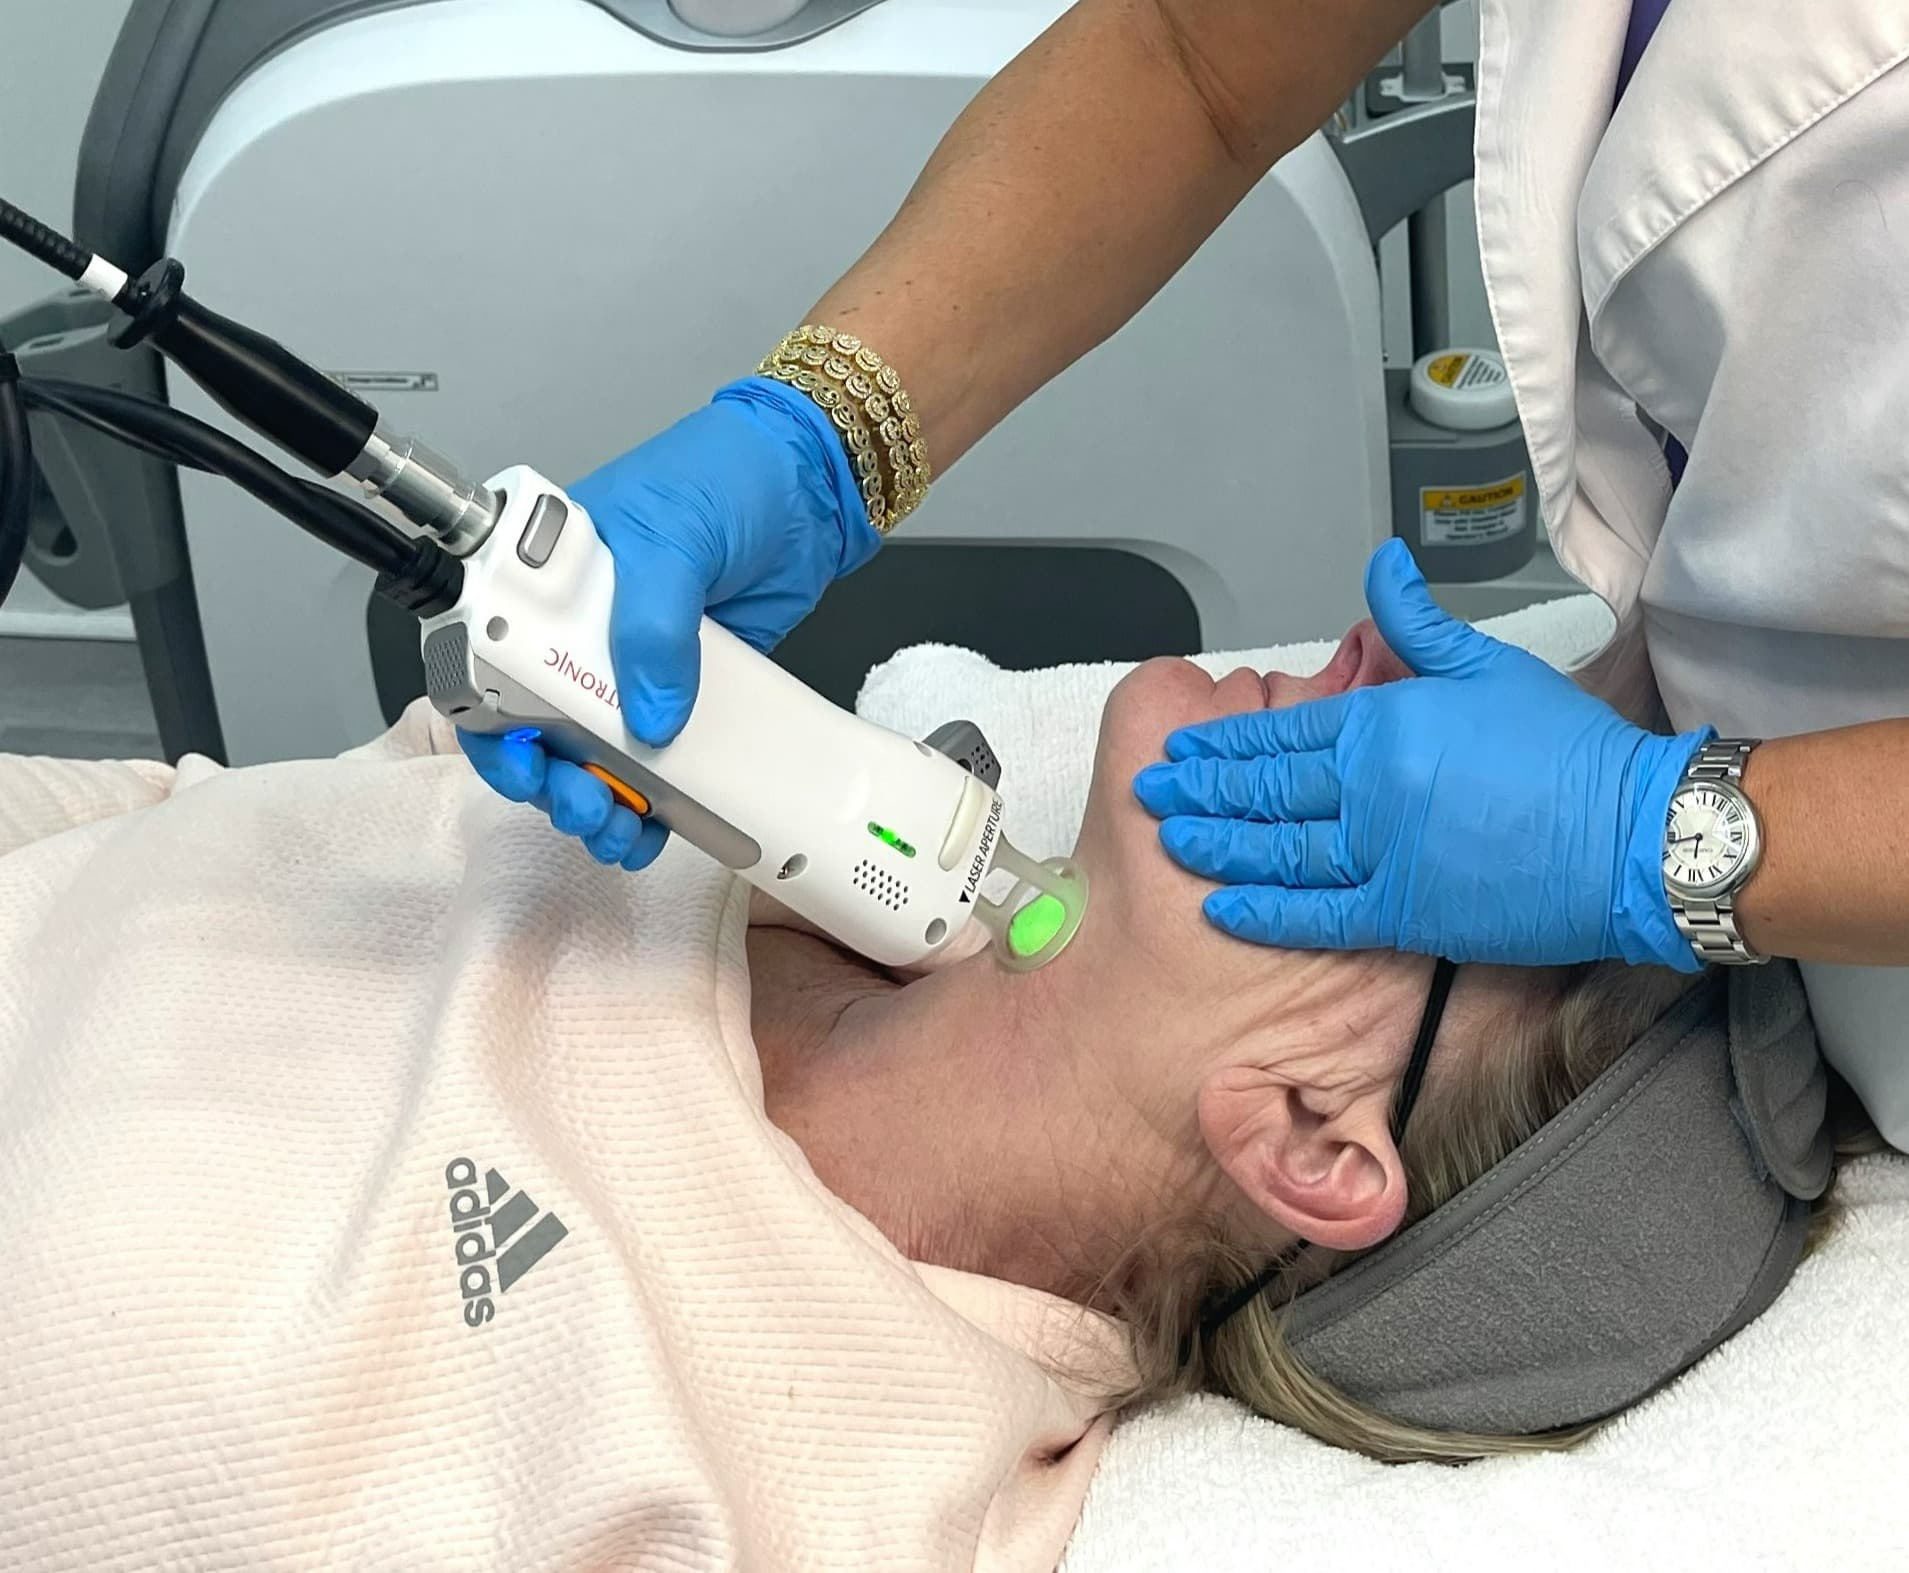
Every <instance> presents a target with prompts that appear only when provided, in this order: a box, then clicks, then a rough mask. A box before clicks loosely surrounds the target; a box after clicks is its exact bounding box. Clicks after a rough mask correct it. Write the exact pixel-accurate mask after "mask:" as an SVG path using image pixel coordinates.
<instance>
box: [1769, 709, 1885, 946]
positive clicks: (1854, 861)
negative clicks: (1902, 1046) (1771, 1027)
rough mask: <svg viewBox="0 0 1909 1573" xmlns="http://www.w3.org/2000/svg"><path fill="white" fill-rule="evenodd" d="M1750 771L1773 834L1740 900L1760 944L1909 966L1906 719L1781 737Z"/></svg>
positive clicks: (1770, 833)
mask: <svg viewBox="0 0 1909 1573" xmlns="http://www.w3.org/2000/svg"><path fill="white" fill-rule="evenodd" d="M1743 777H1744V779H1743V789H1744V795H1745V796H1746V797H1748V798H1749V799H1750V802H1751V805H1752V806H1753V807H1754V808H1755V809H1756V812H1757V821H1758V823H1759V825H1760V826H1761V828H1762V831H1763V840H1764V850H1763V859H1762V861H1761V862H1760V863H1759V864H1758V865H1757V871H1756V872H1755V873H1754V874H1752V875H1751V876H1750V882H1749V883H1748V884H1747V885H1745V886H1744V887H1743V890H1742V892H1741V893H1740V894H1739V895H1738V897H1737V899H1736V911H1737V922H1738V926H1739V927H1741V928H1742V930H1743V937H1744V938H1745V939H1747V940H1748V941H1749V942H1750V945H1751V948H1752V949H1754V950H1756V951H1757V952H1759V953H1760V954H1762V955H1766V956H1793V957H1795V958H1796V959H1797V960H1798V961H1827V962H1840V963H1843V964H1845V965H1849V966H1876V967H1906V966H1909V721H1876V722H1872V723H1871V724H1869V725H1868V726H1852V727H1844V728H1841V729H1840V730H1838V731H1834V732H1811V733H1808V734H1805V735H1804V736H1801V737H1785V738H1777V739H1772V740H1771V741H1770V742H1767V743H1764V744H1762V745H1760V746H1759V747H1758V748H1757V749H1756V751H1755V752H1754V753H1752V754H1751V755H1750V762H1749V764H1748V765H1747V766H1746V767H1745V768H1744V772H1743Z"/></svg>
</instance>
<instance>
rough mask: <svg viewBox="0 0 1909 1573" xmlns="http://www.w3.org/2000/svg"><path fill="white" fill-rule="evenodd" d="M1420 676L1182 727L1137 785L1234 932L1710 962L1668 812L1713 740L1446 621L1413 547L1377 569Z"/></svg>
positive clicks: (1512, 956)
mask: <svg viewBox="0 0 1909 1573" xmlns="http://www.w3.org/2000/svg"><path fill="white" fill-rule="evenodd" d="M1366 599H1367V602H1368V603H1369V605H1370V607H1371V610H1372V616H1373V620H1374V621H1375V622H1376V623H1377V625H1378V629H1379V632H1380V633H1381V634H1382V635H1383V636H1384V638H1385V640H1386V642H1387V643H1388V644H1389V645H1391V647H1392V649H1393V651H1394V652H1395V653H1396V654H1397V655H1398V656H1399V658H1400V659H1401V660H1403V661H1404V662H1405V664H1406V665H1407V666H1409V667H1410V668H1411V669H1412V670H1413V672H1415V673H1417V674H1418V675H1417V676H1416V677H1415V678H1409V679H1406V680H1405V681H1402V682H1397V683H1391V684H1387V685H1385V686H1382V687H1378V688H1365V689H1358V690H1355V691H1353V692H1351V693H1346V694H1341V695H1339V696H1337V697H1335V698H1331V699H1322V700H1316V701H1314V702H1312V703H1309V704H1303V705H1298V706H1295V707H1294V708H1292V709H1289V710H1264V711H1254V712H1252V713H1250V714H1246V715H1238V716H1231V717H1228V718H1226V719H1224V720H1220V721H1214V722H1210V723H1207V724H1206V725H1203V726H1197V727H1189V728H1187V729H1185V730H1183V731H1180V732H1176V733H1174V734H1173V735H1172V736H1171V737H1169V738H1168V739H1167V744H1166V753H1167V758H1168V760H1169V761H1170V762H1169V763H1167V764H1164V765H1155V766H1152V767H1150V768H1149V769H1147V770H1145V771H1143V772H1142V773H1141V774H1140V776H1139V777H1138V778H1137V779H1136V781H1135V783H1134V788H1135V791H1136V793H1137V794H1138V796H1139V798H1140V800H1141V802H1142V803H1143V804H1144V805H1145V806H1146V807H1147V808H1148V810H1149V811H1151V812H1152V813H1153V814H1154V815H1156V816H1157V817H1159V818H1160V819H1161V820H1162V824H1161V827H1160V839H1161V841H1162V843H1163V844H1164V845H1165V847H1166V849H1167V852H1168V853H1169V854H1170V855H1171V856H1172V857H1173V858H1174V859H1175V861H1177V862H1179V863H1180V864H1182V865H1183V866H1184V867H1186V868H1187V869H1188V870H1190V871H1191V872H1192V873H1195V874H1198V875H1200V876H1202V877H1203V878H1206V879H1211V880H1215V881H1217V882H1218V883H1219V884H1220V886H1221V888H1220V889H1218V890H1216V891H1214V892H1213V893H1212V894H1211V895H1209V896H1208V897H1207V898H1206V903H1205V910H1206V914H1207V916H1208V917H1209V918H1210V919H1211V920H1212V922H1214V923H1215V924H1216V925H1218V926H1219V927H1220V928H1222V929H1224V930H1225V931H1226V932H1228V933H1230V934H1233V935H1236V936H1238V937H1240V938H1243V939H1249V940H1253V941H1256V942H1258V943H1261V944H1268V945H1283V946H1290V947H1294V948H1299V949H1337V950H1343V949H1381V948H1383V949H1398V950H1408V951H1417V952H1421V953H1424V954H1427V955H1437V956H1445V957H1448V958H1450V959H1451V960H1453V961H1491V962H1503V963H1511V964H1520V965H1544V964H1557V963H1566V962H1577V961H1591V960H1598V959H1603V958H1607V957H1621V958H1623V959H1624V960H1626V961H1629V962H1632V963H1644V962H1655V963H1658V964H1660V965H1663V966H1668V967H1675V968H1678V969H1680V970H1683V971H1686V972H1688V971H1693V970H1695V968H1696V966H1697V962H1696V959H1695V956H1694V953H1693V952H1692V949H1691V946H1690V943H1689V942H1688V941H1687V940H1686V939H1684V937H1683V936H1682V935H1681V934H1680V933H1679V932H1678V929H1677V925H1676V923H1675V921H1674V920H1673V918H1672V916H1671V910H1670V903H1669V901H1668V899H1667V898H1666V896H1665V894H1664V884H1663V873H1662V856H1663V837H1664V822H1665V816H1666V813H1667V811H1668V807H1669V803H1670V797H1671V793H1672V791H1673V790H1674V789H1675V788H1676V786H1677V783H1678V781H1679V779H1680V778H1681V776H1682V774H1683V771H1684V767H1685V766H1686V765H1687V764H1688V762H1689V760H1690V758H1691V756H1692V755H1693V754H1694V753H1695V752H1696V751H1697V749H1698V748H1699V747H1701V746H1702V744H1703V743H1705V742H1706V741H1708V740H1709V739H1710V738H1711V737H1712V736H1713V735H1714V733H1712V732H1711V731H1709V730H1708V729H1705V730H1703V731H1700V732H1690V733H1686V734H1684V735H1682V736H1678V737H1663V736H1659V735H1657V734H1654V733H1650V732H1646V731H1644V730H1643V729H1642V728H1640V727H1636V726H1633V725H1631V724H1630V723H1629V722H1628V721H1626V720H1625V719H1624V718H1623V717H1622V716H1620V715H1619V714H1618V713H1617V712H1616V711H1615V710H1613V709H1612V708H1611V707H1610V706H1609V705H1607V704H1605V703H1604V702H1603V701H1602V700H1599V699H1597V698H1595V697H1594V696H1592V695H1591V694H1589V693H1586V692H1585V691H1584V690H1583V689H1582V688H1580V687H1579V686H1578V685H1577V684H1576V683H1574V682H1573V681H1572V680H1571V679H1570V678H1569V677H1567V676H1565V675H1564V674H1563V673H1562V672H1559V671H1557V670H1555V669H1554V668H1552V667H1550V666H1548V665H1546V664H1545V663H1544V662H1543V661H1541V660H1539V659H1538V658H1537V657H1536V656H1533V655H1529V654H1527V653H1526V652H1524V651H1522V650H1518V649H1515V648H1513V647H1512V646H1510V645H1506V644H1503V643H1501V642H1500V641H1498V640H1496V639H1493V638H1491V637H1490V636H1489V635H1486V634H1482V633H1480V632H1478V631H1477V630H1476V629H1474V628H1472V627H1471V626H1469V625H1468V624H1465V623H1462V622H1459V621H1458V620H1457V619H1455V618H1453V617H1450V616H1448V615H1447V614H1446V613H1445V612H1443V611H1442V610H1440V608H1439V607H1438V606H1437V605H1435V604H1434V603H1433V601H1432V597H1431V592H1430V591H1429V590H1428V589H1427V588H1426V584H1425V580H1424V578H1423V576H1422V575H1421V574H1420V573H1419V571H1418V567H1417V565H1416V564H1415V563H1414V562H1413V560H1412V556H1411V553H1410V551H1409V550H1408V549H1407V548H1406V546H1405V544H1404V543H1403V542H1401V541H1396V540H1395V541H1390V542H1388V543H1387V544H1386V545H1385V546H1383V547H1381V548H1380V550H1379V551H1378V553H1377V554H1376V555H1375V556H1374V557H1373V559H1372V562H1371V564H1370V566H1369V567H1368V569H1367V571H1366Z"/></svg>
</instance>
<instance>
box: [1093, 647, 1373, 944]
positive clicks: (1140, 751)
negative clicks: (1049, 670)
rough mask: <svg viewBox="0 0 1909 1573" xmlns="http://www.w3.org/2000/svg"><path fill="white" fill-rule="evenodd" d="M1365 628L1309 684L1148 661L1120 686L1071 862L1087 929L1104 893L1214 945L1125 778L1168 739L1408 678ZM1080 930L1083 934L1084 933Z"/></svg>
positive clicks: (1192, 885) (1155, 757)
mask: <svg viewBox="0 0 1909 1573" xmlns="http://www.w3.org/2000/svg"><path fill="white" fill-rule="evenodd" d="M1409 675H1410V674H1409V673H1408V672H1407V670H1406V668H1405V665H1404V663H1403V662H1401V661H1400V660H1399V658H1398V657H1397V656H1395V655H1394V654H1393V653H1392V652H1391V650H1390V649H1388V648H1387V647H1386V644H1385V641H1384V640H1383V639H1381V638H1380V637H1379V633H1378V630H1377V629H1376V628H1374V627H1373V626H1372V624H1371V623H1370V622H1369V621H1368V622H1362V623H1360V624H1358V625H1357V626H1356V627H1355V628H1353V629H1352V630H1351V631H1350V632H1349V633H1348V634H1347V635H1346V636H1345V638H1344V639H1342V640H1340V641H1339V648H1338V649H1337V650H1336V651H1335V652H1334V653H1333V657H1332V659H1331V660H1330V661H1328V662H1327V663H1326V665H1325V666H1324V667H1323V668H1322V669H1321V670H1320V671H1318V672H1316V673H1314V674H1313V675H1312V676H1310V677H1297V676H1294V675H1293V674H1292V673H1290V672H1267V673H1265V674H1264V675H1263V676H1262V675H1261V674H1260V673H1257V672H1254V671H1253V670H1251V669H1250V668H1247V667H1242V668H1240V669H1239V670H1238V671H1236V672H1231V673H1228V674H1227V675H1226V676H1225V677H1222V678H1219V679H1218V680H1215V679H1214V678H1212V677H1209V676H1208V675H1207V674H1206V673H1205V672H1204V671H1202V670H1201V669H1200V668H1199V667H1197V666H1195V665H1194V664H1193V663H1192V662H1190V661H1182V660H1178V659H1175V658H1168V659H1163V660H1157V661H1149V662H1147V663H1146V664H1145V665H1144V666H1140V667H1137V668H1135V670H1134V671H1132V672H1131V673H1129V674H1128V675H1127V676H1126V677H1125V678H1124V679H1122V681H1121V683H1120V685H1119V686H1118V687H1117V688H1115V689H1114V691H1113V693H1112V694H1111V695H1110V696H1109V697H1108V700H1107V706H1106V709H1105V711H1104V712H1103V713H1102V716H1101V723H1100V739H1099V744H1098V748H1097V750H1096V753H1095V757H1094V771H1093V780H1092V785H1091V786H1090V788H1089V791H1088V799H1087V812H1086V816H1085V818H1084V820H1083V822H1082V825H1081V834H1080V841H1079V843H1078V845H1077V847H1076V849H1075V856H1076V858H1077V859H1078V860H1079V861H1080V863H1081V865H1082V867H1083V868H1084V869H1085V870H1086V872H1087V875H1088V878H1089V880H1090V881H1091V883H1092V890H1093V895H1092V898H1091V903H1090V906H1089V909H1088V911H1089V918H1088V922H1089V924H1090V925H1094V926H1098V922H1099V919H1100V914H1099V913H1098V912H1097V911H1096V908H1097V907H1099V906H1101V904H1102V900H1103V895H1105V896H1107V897H1110V898H1112V900H1113V902H1114V903H1115V904H1116V905H1118V906H1119V907H1120V908H1121V910H1122V914H1123V921H1132V920H1139V921H1141V922H1142V923H1143V925H1144V926H1146V927H1149V928H1151V927H1154V926H1156V925H1158V926H1163V927H1164V929H1165V930H1166V931H1167V932H1168V933H1170V934H1174V935H1178V934H1180V933H1182V932H1183V931H1184V932H1187V933H1192V934H1196V935H1198V936H1200V937H1201V938H1203V939H1204V941H1205V943H1206V945H1207V947H1209V948H1213V941H1214V940H1215V939H1217V938H1218V936H1217V935H1215V934H1214V932H1213V931H1212V930H1211V929H1210V928H1207V927H1206V925H1205V922H1204V919H1203V918H1202V916H1201V913H1200V898H1201V896H1202V895H1203V894H1204V892H1205V888H1206V887H1205V886H1204V884H1203V882H1202V881H1200V880H1198V879H1196V878H1195V877H1194V876H1192V875H1190V874H1188V873H1186V872H1185V871H1184V870H1182V869H1181V868H1180V867H1179V866H1178V865H1176V864H1175V863H1173V862H1172V861H1171V860H1170V859H1169V858H1167V857H1166V855H1165V854H1164V853H1163V852H1162V851H1161V849H1160V843H1159V825H1158V822H1157V821H1156V820H1154V818H1153V817H1152V816H1151V815H1150V814H1148V813H1147V812H1146V810H1145V809H1143V808H1142V807H1141V806H1140V804H1139V803H1138V802H1137V801H1136V800H1135V798H1134V795H1133V778H1134V776H1135V775H1136V774H1137V773H1138V772H1139V771H1141V770H1143V769H1145V768H1146V767H1147V766H1148V765H1150V764H1154V763H1157V762H1158V761H1159V760H1161V759H1162V758H1164V757H1165V756H1164V754H1163V752H1162V750H1163V748H1164V746H1165V743H1166V739H1167V736H1168V734H1169V733H1171V732H1173V731H1175V730H1177V729H1178V728H1180V727H1183V726H1193V725H1196V724H1198V723H1200V722H1203V721H1212V720H1217V719H1218V718H1220V717H1221V716H1228V715H1237V714H1239V713H1240V712H1242V711H1247V710H1283V709H1286V708H1288V707H1289V706H1292V705H1297V704H1302V703H1304V702H1306V701H1307V700H1312V699H1325V698H1330V697H1332V696H1333V695H1335V694H1343V693H1345V692H1347V691H1348V690H1350V689H1354V688H1367V687H1371V686H1373V685H1375V684H1378V683H1389V682H1393V681H1396V680H1397V679H1399V678H1402V677H1406V676H1409ZM1083 933H1085V930H1083Z"/></svg>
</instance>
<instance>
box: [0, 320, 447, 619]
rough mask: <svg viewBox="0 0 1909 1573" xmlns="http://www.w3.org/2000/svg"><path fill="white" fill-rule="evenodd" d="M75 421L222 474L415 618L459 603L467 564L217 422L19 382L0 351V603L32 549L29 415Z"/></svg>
mask: <svg viewBox="0 0 1909 1573" xmlns="http://www.w3.org/2000/svg"><path fill="white" fill-rule="evenodd" d="M28 410H40V411H43V412H45V413H47V414H52V415H58V416H60V417H62V418H64V419H67V420H72V421H77V422H79V423H80V424H81V425H83V426H87V427H90V428H91V429H92V430H94V431H97V432H100V433H103V434H104V435H106V436H108V437H111V438H113V439H114V440H115V441H119V442H124V443H128V444H130V445H131V446H133V447H135V448H137V449H139V450H140V451H141V452H142V453H146V454H150V455H151V456H152V457H154V458H156V459H160V460H163V461H164V462H166V463H168V464H174V465H179V466H182V467H184V468H187V469H192V470H198V471H203V472H206V473H210V474H215V475H219V476H222V477H224V478H225V479H227V480H229V481H231V482H232V483H233V484H234V485H236V486H239V487H241V488H243V489H244V490H245V491H247V492H249V493H250V494H251V495H252V496H253V497H255V498H257V499H258V500H259V501H260V502H262V503H264V504H265V505H266V506H267V507H268V508H271V509H272V510H273V511H274V512H276V513H280V514H283V515H284V516H285V517H286V518H288V519H290V520H291V521H292V523H294V524H296V525H297V526H299V528H300V529H302V530H304V531H305V532H306V533H307V534H309V535H312V536H315V537H316V538H317V539H318V540H320V541H323V542H324V543H325V544H326V545H327V546H330V547H332V548H333V549H334V550H337V551H341V552H343V553H345V554H346V555H347V556H349V557H351V558H354V559H355V560H356V561H358V562H361V563H363V564H364V565H365V566H366V567H368V568H370V569H372V570H374V571H375V572H376V573H377V575H378V590H379V593H380V594H382V595H384V596H386V597H387V598H388V599H390V600H393V601H395V602H396V603H397V604H399V605H400V606H403V607H404V608H405V609H406V610H408V611H411V612H415V613H416V614H417V615H418V616H419V617H429V616H433V615H435V614H436V613H438V612H441V611H444V610H445V609H446V608H448V607H450V606H452V605H453V604H455V603H456V601H457V598H458V596H459V595H460V594H461V593H462V589H463V582H464V566H463V564H462V563H461V562H460V561H459V560H458V559H457V558H455V557H453V556H452V555H451V554H450V553H449V552H447V551H445V550H444V548H443V547H441V546H439V545H438V544H437V542H435V541H430V540H414V539H413V538H412V537H410V536H408V535H406V534H405V533H404V532H403V531H402V530H400V529H398V528H397V527H396V526H395V525H393V524H390V523H387V522H386V521H385V520H384V519H382V518H380V517H379V516H378V515H377V514H375V513H373V512H372V511H371V510H370V509H369V508H366V507H363V506H362V505H360V504H358V503H356V502H353V501H352V500H351V499H350V498H349V497H345V496H343V495H341V494H340V493H338V492H335V491H333V490H332V489H331V488H330V487H329V486H326V485H324V484H323V483H321V482H319V481H316V480H312V479H309V478H307V477H303V476H297V475H290V474H287V473H286V472H285V471H284V470H281V469H280V468H279V467H278V466H277V465H275V464H273V463H272V462H271V461H270V460H269V459H267V458H266V457H265V456H264V455H263V454H260V453H257V452H255V451H254V450H253V449H251V448H249V447H247V446H246V445H245V444H244V443H242V442H240V441H238V440H237V439H236V438H234V437H230V436H228V435H227V434H226V433H224V432H222V431H220V430H219V429H218V428H217V427H216V426H209V425H207V424H206V423H205V422H204V421H201V420H198V419H196V418H195V417H193V416H191V415H187V414H185V413H184V412H183V411H180V410H175V409H173V408H172V407H171V406H170V405H167V404H158V403H154V402H152V401H150V400H147V399H142V398H138V397H136V396H135V395H133V394H129V393H121V392H119V391H117V390H115V389H111V388H95V387H93V386H91V385H90V384H87V383H81V382H68V381H65V380H63V379H60V378H52V377H48V378H31V379H23V378H21V377H20V376H19V371H18V367H17V365H16V364H15V363H14V361H13V358H12V357H11V356H9V355H6V354H5V352H4V350H0V601H4V600H5V598H6V592H7V591H8V590H9V589H11V588H12V585H13V579H14V576H15V575H16V574H17V573H18V571H19V567H20V562H21V559H22V557H23V556H24V554H25V551H26V538H27V513H28V508H29V506H30V503H31V500H32V476H33V447H32V434H31V431H30V429H29V427H28V425H27V420H26V411H28Z"/></svg>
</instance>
